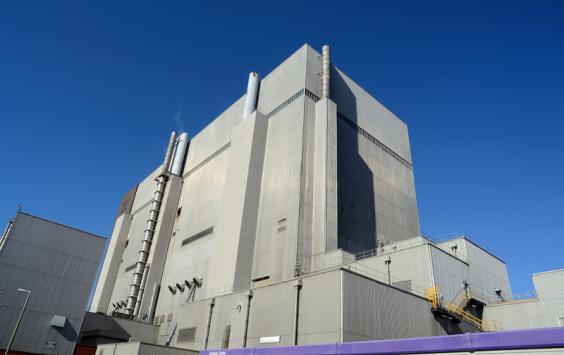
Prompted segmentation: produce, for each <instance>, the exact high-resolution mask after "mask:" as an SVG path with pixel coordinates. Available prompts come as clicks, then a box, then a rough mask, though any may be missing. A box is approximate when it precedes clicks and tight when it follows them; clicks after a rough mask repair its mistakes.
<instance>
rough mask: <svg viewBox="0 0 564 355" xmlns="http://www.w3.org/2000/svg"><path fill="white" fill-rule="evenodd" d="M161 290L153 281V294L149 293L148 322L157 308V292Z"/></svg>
mask: <svg viewBox="0 0 564 355" xmlns="http://www.w3.org/2000/svg"><path fill="white" fill-rule="evenodd" d="M160 290H161V286H160V285H159V284H158V283H155V285H154V286H153V294H152V295H151V307H150V308H149V323H151V324H152V323H153V320H154V319H155V312H156V310H157V302H158V301H159V292H160Z"/></svg>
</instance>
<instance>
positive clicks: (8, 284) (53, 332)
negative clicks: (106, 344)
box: [0, 212, 105, 354]
mask: <svg viewBox="0 0 564 355" xmlns="http://www.w3.org/2000/svg"><path fill="white" fill-rule="evenodd" d="M104 245H105V239H104V238H102V237H99V236H97V235H94V234H90V233H87V232H83V231H81V230H78V229H75V228H71V227H68V226H64V225H61V224H59V223H55V222H52V221H48V220H45V219H43V218H39V217H35V216H32V215H30V214H27V213H23V212H18V213H17V215H16V217H15V218H14V219H13V220H11V221H10V222H9V223H8V226H7V228H6V230H5V231H4V233H3V234H2V236H1V239H0V350H2V351H4V350H6V349H7V348H9V349H10V351H11V352H14V353H19V354H73V353H74V351H75V346H76V343H77V341H78V338H79V332H80V329H81V326H82V320H83V316H84V312H85V309H86V305H87V303H88V298H89V295H90V293H91V290H92V284H93V281H94V278H95V276H96V271H97V270H98V266H99V263H100V258H101V257H102V253H103V251H104ZM18 325H19V327H18ZM16 329H17V332H15V333H14V331H15V330H16ZM12 340H13V341H12Z"/></svg>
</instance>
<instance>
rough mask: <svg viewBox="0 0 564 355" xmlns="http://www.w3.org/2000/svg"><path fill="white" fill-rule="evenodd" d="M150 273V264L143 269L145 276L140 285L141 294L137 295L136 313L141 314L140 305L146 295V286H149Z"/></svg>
mask: <svg viewBox="0 0 564 355" xmlns="http://www.w3.org/2000/svg"><path fill="white" fill-rule="evenodd" d="M148 275H149V264H147V265H145V270H144V271H143V277H142V278H141V286H140V287H139V294H138V295H137V302H135V310H134V312H133V313H134V314H139V307H141V301H142V300H143V296H144V295H145V287H146V286H147V276H148Z"/></svg>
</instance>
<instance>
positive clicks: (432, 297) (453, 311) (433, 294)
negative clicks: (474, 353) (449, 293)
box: [425, 287, 502, 332]
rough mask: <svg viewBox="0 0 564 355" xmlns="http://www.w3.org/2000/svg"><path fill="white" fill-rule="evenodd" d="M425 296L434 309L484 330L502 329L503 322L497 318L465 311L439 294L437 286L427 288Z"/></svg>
mask: <svg viewBox="0 0 564 355" xmlns="http://www.w3.org/2000/svg"><path fill="white" fill-rule="evenodd" d="M425 296H426V297H427V299H428V300H429V302H431V308H432V309H433V310H444V311H445V312H446V313H448V314H450V315H452V316H453V317H455V318H458V319H459V320H461V321H465V322H467V323H469V324H471V325H473V326H475V327H476V328H478V329H479V330H481V331H483V332H491V331H497V330H502V327H501V323H500V322H498V321H495V320H488V321H484V320H482V319H480V318H478V317H476V316H475V315H473V314H471V313H469V312H467V311H465V310H464V309H462V308H460V307H459V306H458V305H456V304H455V303H452V302H448V301H445V300H442V299H441V298H440V296H439V290H438V289H437V288H436V287H430V288H428V289H426V290H425Z"/></svg>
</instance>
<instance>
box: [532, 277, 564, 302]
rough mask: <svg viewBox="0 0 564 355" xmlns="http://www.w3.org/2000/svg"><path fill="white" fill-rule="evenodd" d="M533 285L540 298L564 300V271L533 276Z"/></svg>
mask: <svg viewBox="0 0 564 355" xmlns="http://www.w3.org/2000/svg"><path fill="white" fill-rule="evenodd" d="M533 284H534V285H535V291H536V293H537V295H538V297H539V298H543V299H547V298H564V270H554V271H549V272H543V273H538V274H533Z"/></svg>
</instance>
